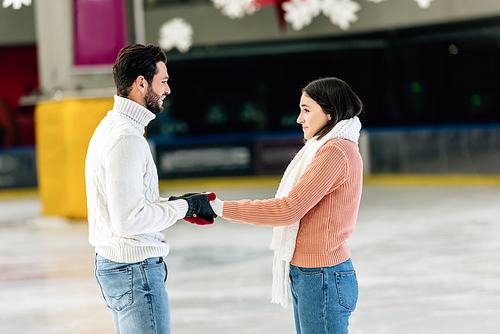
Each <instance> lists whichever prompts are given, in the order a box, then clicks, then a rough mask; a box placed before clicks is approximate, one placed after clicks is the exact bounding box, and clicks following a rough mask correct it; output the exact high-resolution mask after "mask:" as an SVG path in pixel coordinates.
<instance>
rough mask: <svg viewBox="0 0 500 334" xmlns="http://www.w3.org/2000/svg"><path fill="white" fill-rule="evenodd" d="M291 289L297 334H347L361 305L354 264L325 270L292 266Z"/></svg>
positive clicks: (348, 261) (345, 264)
mask: <svg viewBox="0 0 500 334" xmlns="http://www.w3.org/2000/svg"><path fill="white" fill-rule="evenodd" d="M290 280H291V282H290V286H291V290H292V299H293V312H294V317H295V329H296V331H297V334H320V333H325V334H346V333H348V327H349V317H350V316H351V312H353V311H354V309H355V308H356V302H357V301H358V280H357V278H356V273H355V271H354V267H353V265H352V262H351V260H350V259H349V260H347V261H345V262H343V263H340V264H338V265H335V266H333V267H324V268H302V267H297V266H294V265H290Z"/></svg>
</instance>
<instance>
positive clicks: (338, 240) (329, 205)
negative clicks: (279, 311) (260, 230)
mask: <svg viewBox="0 0 500 334" xmlns="http://www.w3.org/2000/svg"><path fill="white" fill-rule="evenodd" d="M362 107H363V106H362V103H361V101H360V99H359V98H358V97H357V96H356V94H354V92H353V91H352V90H351V88H350V87H349V86H348V85H347V84H346V83H345V82H344V81H342V80H340V79H337V78H324V79H319V80H315V81H313V82H311V83H309V84H308V85H307V86H306V87H305V88H304V89H303V91H302V96H301V99H300V115H299V117H298V119H297V122H298V123H299V124H302V130H303V132H304V139H305V143H306V144H305V145H304V147H303V148H302V149H301V150H300V151H299V152H298V153H297V155H296V156H295V158H294V159H293V160H292V162H291V163H290V165H289V166H288V167H287V169H286V171H285V174H284V176H283V178H282V180H281V182H280V185H279V188H278V191H277V194H276V198H274V199H268V200H256V201H250V200H241V201H221V200H220V199H215V200H214V201H212V202H211V204H212V208H213V209H214V212H215V213H216V214H217V215H218V216H222V217H224V218H225V219H228V220H231V221H233V222H238V223H248V224H253V225H262V226H274V233H273V239H272V242H271V249H272V250H274V265H273V302H276V303H280V304H282V305H283V306H284V307H286V306H287V304H288V295H289V292H290V291H291V295H292V299H293V308H294V316H295V326H296V330H297V333H299V334H309V333H311V334H318V333H335V334H337V333H347V332H348V326H349V316H350V315H351V312H352V311H354V309H355V307H356V302H357V298H358V284H357V278H356V274H355V271H354V267H353V265H352V263H351V260H350V252H349V249H348V248H347V246H346V240H347V239H348V238H349V237H350V236H351V235H352V233H353V230H354V225H355V223H356V218H357V213H358V207H359V202H360V198H361V188H362V174H363V173H362V168H363V166H362V160H361V156H360V154H359V149H358V144H357V141H358V138H359V131H360V129H361V123H360V121H359V119H358V117H357V115H359V114H360V112H361V110H362ZM290 289H291V290H290Z"/></svg>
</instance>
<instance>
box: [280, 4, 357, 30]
mask: <svg viewBox="0 0 500 334" xmlns="http://www.w3.org/2000/svg"><path fill="white" fill-rule="evenodd" d="M282 8H283V10H284V11H285V21H287V22H288V23H290V24H291V25H292V28H293V29H295V30H300V29H302V28H303V27H305V26H306V25H309V24H310V23H311V22H312V19H313V18H315V17H316V16H318V15H319V13H320V12H323V14H324V15H326V16H327V17H328V18H329V19H330V21H331V22H332V23H333V24H335V25H337V26H339V27H340V29H343V30H347V29H349V27H350V24H351V23H352V22H356V21H357V20H358V16H357V15H356V12H357V11H358V10H360V9H361V6H360V5H359V4H358V3H357V2H354V1H352V0H291V1H288V2H285V3H283V5H282Z"/></svg>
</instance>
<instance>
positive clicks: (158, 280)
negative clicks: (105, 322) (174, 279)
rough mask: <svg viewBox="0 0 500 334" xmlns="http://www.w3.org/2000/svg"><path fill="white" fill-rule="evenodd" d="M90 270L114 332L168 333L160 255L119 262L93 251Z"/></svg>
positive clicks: (167, 306)
mask: <svg viewBox="0 0 500 334" xmlns="http://www.w3.org/2000/svg"><path fill="white" fill-rule="evenodd" d="M94 273H95V276H96V278H97V283H98V284H99V287H100V288H101V292H102V295H103V297H104V300H105V302H106V306H107V307H108V308H109V309H111V310H112V311H113V321H114V324H115V331H116V333H117V334H137V333H141V334H150V333H151V334H170V306H169V304H168V294H167V290H166V289H165V281H166V279H167V267H166V265H165V263H164V262H163V258H161V257H154V258H149V259H146V260H144V261H141V262H136V263H119V262H114V261H110V260H108V259H106V258H104V257H102V256H100V255H98V254H96V257H95V268H94Z"/></svg>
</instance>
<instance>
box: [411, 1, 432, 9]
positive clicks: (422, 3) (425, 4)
mask: <svg viewBox="0 0 500 334" xmlns="http://www.w3.org/2000/svg"><path fill="white" fill-rule="evenodd" d="M415 1H416V2H417V3H418V5H419V7H420V8H429V7H430V6H431V2H432V1H434V0H415Z"/></svg>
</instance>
